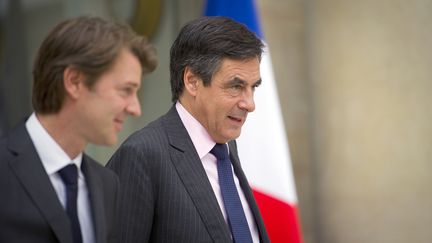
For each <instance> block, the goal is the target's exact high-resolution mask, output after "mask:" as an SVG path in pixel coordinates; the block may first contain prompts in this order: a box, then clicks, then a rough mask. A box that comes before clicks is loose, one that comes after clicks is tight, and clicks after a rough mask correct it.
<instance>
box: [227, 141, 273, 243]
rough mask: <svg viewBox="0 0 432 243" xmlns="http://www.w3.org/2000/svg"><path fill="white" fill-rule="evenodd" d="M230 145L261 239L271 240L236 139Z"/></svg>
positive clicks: (234, 163) (233, 161) (236, 172)
mask: <svg viewBox="0 0 432 243" xmlns="http://www.w3.org/2000/svg"><path fill="white" fill-rule="evenodd" d="M228 146H229V147H230V158H231V161H232V164H233V168H234V173H235V174H236V176H237V178H238V179H239V182H240V187H241V188H242V190H243V193H244V195H245V197H246V200H247V201H248V204H249V207H250V209H251V210H252V213H253V215H254V218H255V223H256V225H257V228H258V231H259V235H260V241H261V242H269V241H270V240H269V239H268V236H267V232H266V229H265V226H264V222H263V220H262V217H261V213H260V211H259V209H258V206H257V204H256V201H255V198H254V196H253V193H252V190H251V188H250V186H249V183H248V181H247V178H246V175H245V174H244V172H243V170H242V168H241V164H240V159H239V157H238V154H237V146H236V143H235V141H231V142H230V143H229V144H228Z"/></svg>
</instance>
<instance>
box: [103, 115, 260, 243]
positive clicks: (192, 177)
mask: <svg viewBox="0 0 432 243" xmlns="http://www.w3.org/2000/svg"><path fill="white" fill-rule="evenodd" d="M233 149H235V147H233ZM237 161H238V159H237ZM107 167H109V168H111V169H112V170H114V171H115V172H116V173H117V174H118V175H119V177H120V183H121V189H122V190H121V191H122V192H121V198H122V202H121V210H120V225H119V227H120V231H121V239H120V242H122V243H128V242H130V243H132V242H133V243H136V242H176V243H177V242H188V243H190V242H231V241H232V240H231V235H230V231H229V228H228V226H227V224H226V223H225V220H224V218H223V216H222V213H221V211H220V208H219V205H218V203H217V200H216V197H215V195H214V193H213V190H212V187H211V185H210V182H209V180H208V178H207V175H206V173H205V171H204V168H203V166H202V163H201V160H200V159H199V157H198V154H197V153H196V151H195V149H194V146H193V144H192V141H191V140H190V138H189V135H188V134H187V131H186V129H185V128H184V126H183V124H182V122H181V120H180V118H179V116H178V114H177V111H176V110H175V107H172V108H171V110H170V111H169V112H168V113H167V114H166V115H165V116H162V117H161V118H159V119H158V120H156V121H154V122H152V123H150V124H149V125H148V126H146V127H145V128H143V129H141V130H140V131H138V132H136V133H134V134H133V135H131V136H130V137H129V138H128V139H127V140H126V141H125V142H124V143H123V144H122V145H121V146H120V148H119V149H118V150H117V151H116V153H115V154H114V155H113V157H112V158H111V159H110V161H109V162H108V164H107ZM239 179H240V178H239ZM240 180H245V177H241V179H240ZM241 184H242V183H241ZM243 185H247V182H243ZM249 191H250V188H249ZM246 194H247V193H246ZM251 195H252V194H251V193H250V195H247V198H248V200H251V199H252V201H253V197H252V198H250V196H251ZM252 204H253V205H255V202H254V201H253V202H252ZM253 205H251V208H252V210H253V212H254V214H256V213H258V215H255V216H256V218H258V221H260V222H261V217H260V215H259V212H258V211H255V209H254V207H256V205H255V206H253ZM258 225H259V228H260V227H261V226H260V223H258ZM260 230H261V229H260ZM260 232H261V231H260Z"/></svg>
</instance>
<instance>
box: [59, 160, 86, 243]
mask: <svg viewBox="0 0 432 243" xmlns="http://www.w3.org/2000/svg"><path fill="white" fill-rule="evenodd" d="M59 174H60V177H61V178H62V180H63V183H64V184H65V186H66V213H67V215H68V216H69V219H70V223H71V226H72V237H73V242H74V243H82V236H81V228H80V223H79V220H78V213H77V198H78V169H77V167H76V165H74V164H69V165H67V166H65V167H64V168H63V169H61V170H59Z"/></svg>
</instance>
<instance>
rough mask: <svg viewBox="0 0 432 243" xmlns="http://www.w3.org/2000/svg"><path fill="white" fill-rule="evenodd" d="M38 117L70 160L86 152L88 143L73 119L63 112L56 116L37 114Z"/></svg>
mask: <svg viewBox="0 0 432 243" xmlns="http://www.w3.org/2000/svg"><path fill="white" fill-rule="evenodd" d="M36 116H37V118H38V120H39V122H40V123H41V124H42V126H43V127H44V128H45V130H46V131H47V132H48V134H49V135H50V136H51V137H52V138H53V139H54V140H55V141H56V142H57V143H58V144H59V145H60V147H61V148H62V149H63V150H64V151H65V152H66V154H67V155H68V156H69V158H71V159H74V158H76V157H77V156H78V154H80V153H81V152H83V151H84V149H85V146H86V142H85V140H84V139H82V138H80V137H79V135H78V133H77V132H76V129H74V124H73V122H72V121H73V119H70V118H69V117H67V116H65V115H64V114H63V113H62V112H61V111H60V112H59V113H55V114H43V115H42V114H36Z"/></svg>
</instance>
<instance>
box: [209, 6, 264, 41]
mask: <svg viewBox="0 0 432 243" xmlns="http://www.w3.org/2000/svg"><path fill="white" fill-rule="evenodd" d="M205 16H226V17H230V18H232V19H234V20H236V21H238V22H240V23H243V24H244V25H246V26H247V27H248V28H249V29H250V30H251V31H253V32H255V34H256V35H257V36H258V37H259V38H261V39H263V38H264V36H263V34H262V32H261V26H260V23H259V21H258V14H257V11H256V7H255V0H207V4H206V8H205Z"/></svg>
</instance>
